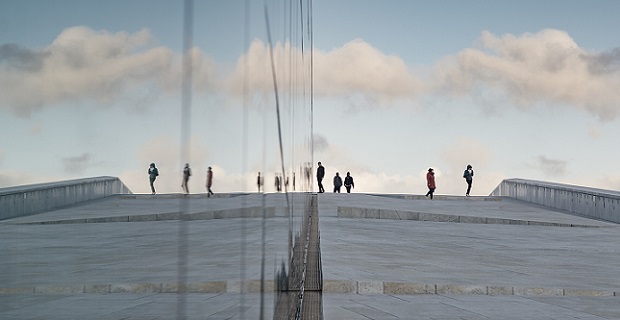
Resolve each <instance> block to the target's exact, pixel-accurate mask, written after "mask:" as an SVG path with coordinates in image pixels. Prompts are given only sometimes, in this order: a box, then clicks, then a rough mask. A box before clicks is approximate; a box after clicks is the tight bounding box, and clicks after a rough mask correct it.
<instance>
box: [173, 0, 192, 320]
mask: <svg viewBox="0 0 620 320" xmlns="http://www.w3.org/2000/svg"><path fill="white" fill-rule="evenodd" d="M183 9H184V10H183V80H182V81H183V83H182V88H181V90H182V93H181V163H183V162H187V163H189V154H190V152H189V149H190V148H189V146H190V132H191V127H190V120H191V106H192V64H193V63H192V55H191V49H192V46H193V44H192V38H193V16H192V15H193V9H194V3H193V1H192V0H185V2H184V4H183ZM184 200H187V199H180V201H181V203H180V206H181V210H180V211H181V218H180V219H179V230H178V232H179V234H178V250H177V254H178V260H177V284H178V285H179V290H180V292H179V293H178V294H177V319H185V318H186V313H187V299H186V298H187V297H186V291H187V264H188V250H189V248H188V239H187V235H188V225H187V221H186V217H187V214H188V211H189V208H188V203H187V201H184Z"/></svg>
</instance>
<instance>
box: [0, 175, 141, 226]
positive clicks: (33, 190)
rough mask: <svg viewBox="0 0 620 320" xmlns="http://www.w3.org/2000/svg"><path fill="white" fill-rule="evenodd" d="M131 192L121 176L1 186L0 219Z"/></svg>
mask: <svg viewBox="0 0 620 320" xmlns="http://www.w3.org/2000/svg"><path fill="white" fill-rule="evenodd" d="M123 193H131V190H129V188H127V186H125V184H123V182H122V181H121V180H120V179H119V178H115V177H97V178H88V179H78V180H68V181H61V182H53V183H41V184H32V185H25V186H17V187H10V188H0V220H4V219H10V218H15V217H22V216H26V215H31V214H36V213H40V212H45V211H50V210H54V209H58V208H62V207H66V206H69V205H74V204H76V203H81V202H85V201H90V200H95V199H100V198H104V197H107V196H111V195H114V194H123Z"/></svg>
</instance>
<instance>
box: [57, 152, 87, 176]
mask: <svg viewBox="0 0 620 320" xmlns="http://www.w3.org/2000/svg"><path fill="white" fill-rule="evenodd" d="M91 160H92V155H91V154H90V153H83V154H82V155H79V156H75V157H67V158H63V159H62V165H63V168H64V171H65V172H66V173H70V174H81V173H83V172H84V170H85V169H86V168H87V167H88V166H89V165H92V163H91Z"/></svg>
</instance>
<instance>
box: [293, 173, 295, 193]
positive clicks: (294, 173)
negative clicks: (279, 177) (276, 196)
mask: <svg viewBox="0 0 620 320" xmlns="http://www.w3.org/2000/svg"><path fill="white" fill-rule="evenodd" d="M293 191H295V172H293Z"/></svg>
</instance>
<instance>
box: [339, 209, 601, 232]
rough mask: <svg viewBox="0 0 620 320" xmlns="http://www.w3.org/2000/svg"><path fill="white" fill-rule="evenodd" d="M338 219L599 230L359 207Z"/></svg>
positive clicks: (547, 223) (561, 224) (580, 226)
mask: <svg viewBox="0 0 620 320" xmlns="http://www.w3.org/2000/svg"><path fill="white" fill-rule="evenodd" d="M338 218H352V219H389V220H412V221H429V222H453V223H477V224H508V225H530V226H548V227H579V228H600V227H601V226H596V225H580V224H568V223H555V222H542V221H530V220H519V219H505V218H485V217H472V216H460V215H451V214H438V213H426V212H415V211H404V210H389V209H376V208H359V207H338Z"/></svg>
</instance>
